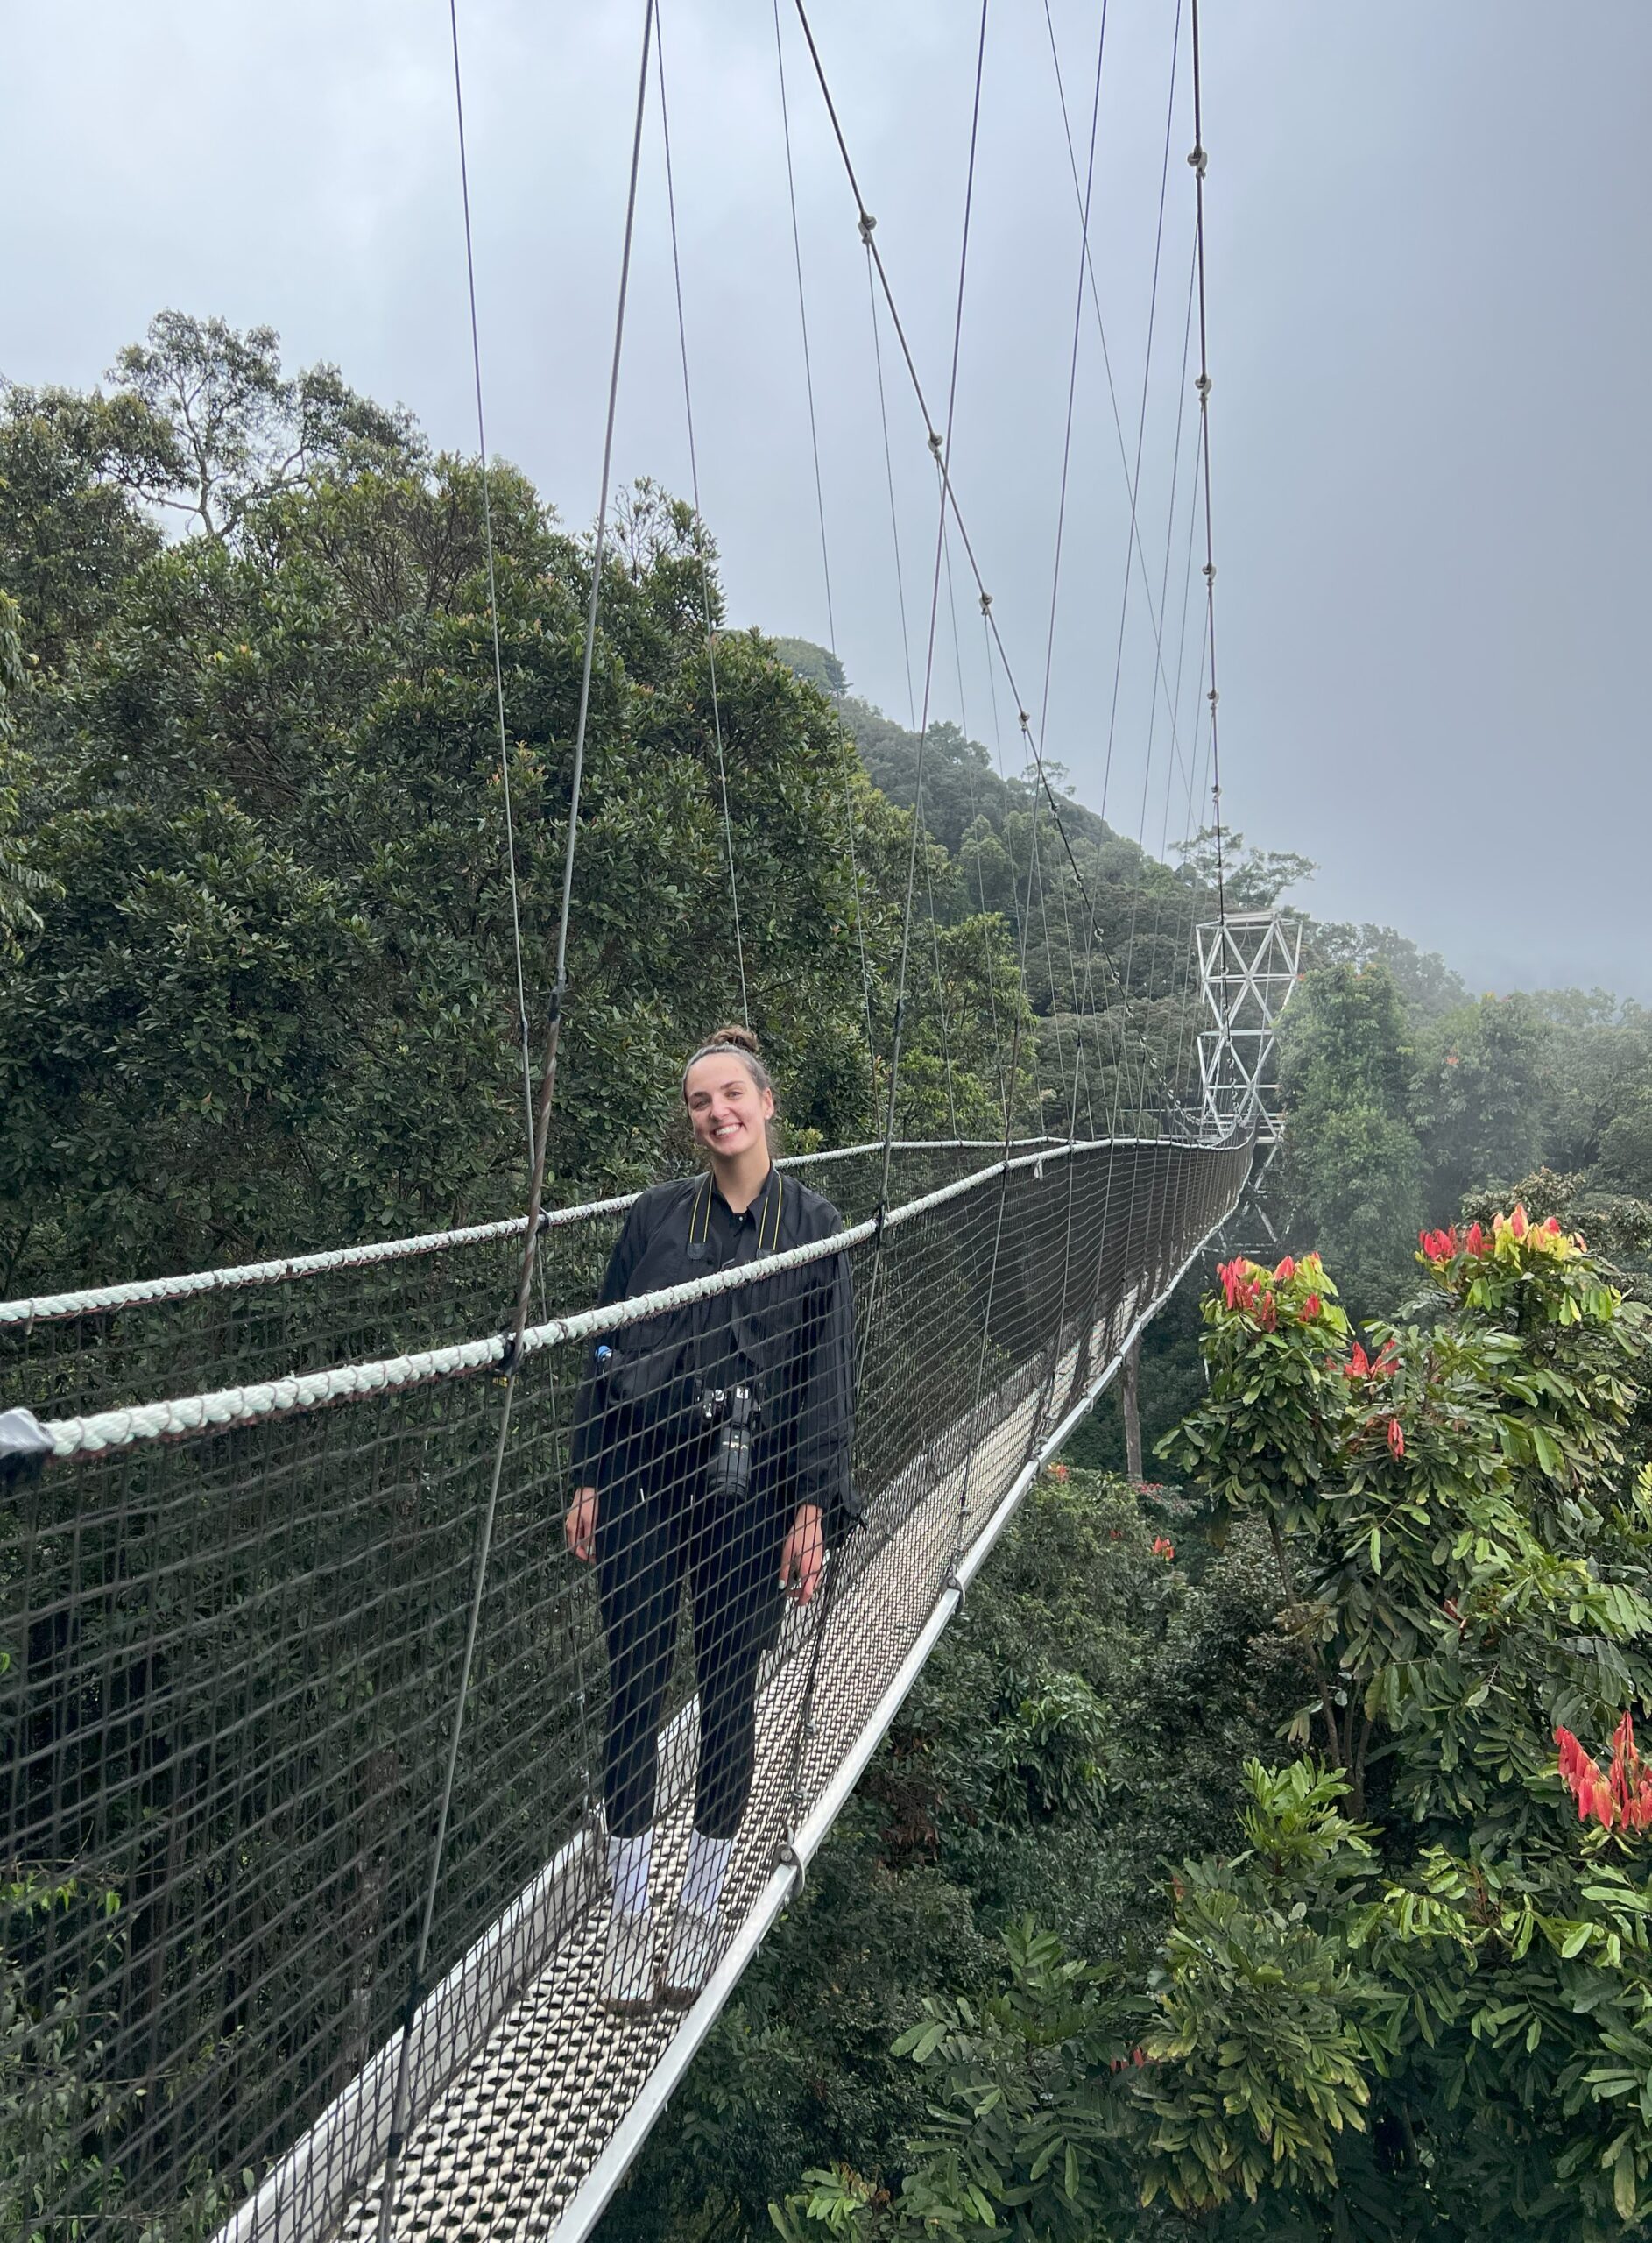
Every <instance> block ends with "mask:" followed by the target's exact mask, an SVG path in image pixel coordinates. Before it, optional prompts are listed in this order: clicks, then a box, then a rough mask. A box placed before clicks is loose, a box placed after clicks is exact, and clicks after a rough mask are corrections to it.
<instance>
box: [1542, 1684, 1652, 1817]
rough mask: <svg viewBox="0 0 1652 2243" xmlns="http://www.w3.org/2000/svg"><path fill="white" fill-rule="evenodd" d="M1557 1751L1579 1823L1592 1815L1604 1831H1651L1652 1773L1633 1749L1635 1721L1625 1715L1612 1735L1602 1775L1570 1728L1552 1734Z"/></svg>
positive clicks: (1563, 1777) (1561, 1771) (1562, 1779)
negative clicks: (1609, 1758)
mask: <svg viewBox="0 0 1652 2243" xmlns="http://www.w3.org/2000/svg"><path fill="white" fill-rule="evenodd" d="M1555 1743H1556V1744H1557V1745H1558V1746H1559V1748H1560V1777H1561V1781H1562V1782H1563V1783H1564V1785H1565V1787H1566V1788H1567V1790H1568V1791H1570V1792H1571V1794H1572V1796H1573V1798H1574V1799H1575V1800H1576V1801H1577V1802H1578V1821H1579V1822H1588V1821H1589V1820H1590V1818H1591V1816H1592V1817H1593V1819H1594V1820H1595V1821H1596V1822H1599V1824H1600V1826H1601V1828H1602V1829H1606V1830H1611V1829H1621V1830H1645V1829H1649V1828H1652V1773H1648V1771H1647V1769H1646V1767H1645V1765H1644V1764H1643V1763H1642V1761H1641V1755H1640V1753H1639V1751H1637V1750H1636V1747H1635V1742H1634V1718H1633V1716H1631V1715H1629V1714H1627V1713H1626V1714H1625V1715H1624V1716H1623V1718H1622V1719H1621V1720H1620V1722H1619V1723H1618V1725H1617V1727H1616V1729H1614V1730H1613V1732H1612V1766H1611V1769H1610V1772H1602V1770H1601V1768H1600V1765H1599V1762H1598V1761H1596V1760H1593V1759H1592V1758H1590V1756H1589V1754H1588V1753H1586V1752H1585V1751H1584V1749H1583V1747H1582V1745H1581V1744H1578V1740H1577V1738H1576V1737H1574V1736H1573V1735H1572V1733H1571V1730H1569V1729H1557V1730H1556V1731H1555Z"/></svg>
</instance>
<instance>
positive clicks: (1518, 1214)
mask: <svg viewBox="0 0 1652 2243" xmlns="http://www.w3.org/2000/svg"><path fill="white" fill-rule="evenodd" d="M1508 1228H1510V1230H1512V1231H1513V1232H1514V1235H1515V1237H1516V1238H1524V1237H1525V1235H1526V1234H1527V1232H1528V1230H1529V1229H1530V1228H1531V1225H1530V1224H1529V1223H1528V1221H1527V1220H1526V1210H1525V1209H1524V1207H1522V1206H1521V1204H1520V1202H1519V1200H1518V1199H1517V1200H1516V1201H1515V1202H1514V1213H1513V1214H1512V1215H1511V1216H1510V1217H1509V1219H1508Z"/></svg>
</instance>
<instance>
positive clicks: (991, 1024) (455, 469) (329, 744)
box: [0, 314, 1040, 1292]
mask: <svg viewBox="0 0 1652 2243" xmlns="http://www.w3.org/2000/svg"><path fill="white" fill-rule="evenodd" d="M111 382H112V386H111V387H110V388H109V391H108V392H107V393H97V394H92V395H82V394H78V393H69V392H66V391H58V390H42V391H31V390H26V389H23V388H18V387H13V388H11V389H10V390H9V391H8V392H6V393H5V395H4V402H3V404H0V586H4V589H5V591H6V592H7V594H8V596H9V601H10V603H11V604H10V605H8V608H7V610H6V612H5V615H4V625H5V629H4V640H0V647H3V648H4V687H5V697H4V704H3V705H4V710H5V733H4V759H5V761H4V775H3V777H0V875H3V880H0V925H3V928H4V954H3V955H0V1100H4V1107H5V1113H6V1128H5V1130H4V1139H3V1141H0V1289H4V1291H11V1292H15V1291H20V1290H27V1289H32V1288H36V1287H50V1286H53V1285H60V1284H68V1283H73V1282H83V1281H86V1280H88V1279H93V1278H100V1277H125V1276H130V1275H132V1274H133V1273H135V1272H145V1273H148V1272H152V1271H158V1270H172V1269H179V1268H187V1267H190V1266H194V1265H196V1264H199V1263H203V1262H208V1261H213V1260H222V1259H225V1258H238V1257H244V1256H249V1255H258V1254H260V1253H265V1252H270V1251H277V1250H286V1249H297V1248H303V1247H308V1246H316V1245H321V1244H324V1243H334V1242H341V1241H345V1240H349V1239H355V1238H360V1237H363V1236H371V1235H383V1234H385V1233H386V1232H391V1231H393V1230H394V1229H396V1228H425V1227H427V1226H428V1225H430V1224H431V1223H445V1222H450V1221H455V1220H459V1219H475V1218H482V1217H486V1216H489V1215H493V1214H498V1213H504V1212H505V1211H507V1210H511V1209H513V1208H514V1207H516V1206H519V1204H520V1201H521V1197H522V1192H523V1189H524V1174H525V1166H526V1163H525V1157H524V1153H523V1150H522V1148H523V1136H524V1128H525V1124H524V1121H523V1107H522V1070H521V1061H520V1056H519V1029H518V1019H517V1015H518V1006H517V980H516V968H515V964H514V959H513V953H512V924H511V922H512V905H511V897H510V889H509V882H508V878H507V862H508V858H507V849H506V841H505V817H504V791H505V790H504V788H503V786H502V783H501V769H500V754H499V743H498V736H497V730H496V700H495V684H494V677H493V665H492V650H491V640H490V631H489V623H488V614H487V592H486V578H485V568H484V545H483V523H482V504H481V497H482V494H481V491H480V487H479V483H478V479H477V474H476V471H475V470H474V469H473V468H471V467H470V466H469V465H467V464H466V463H463V462H462V461H460V460H457V459H455V458H453V457H450V456H445V455H441V454H436V453H433V452H432V451H431V450H430V449H428V447H427V445H426V443H425V442H424V440H423V438H422V437H421V435H420V433H419V432H418V431H417V430H416V429H415V428H413V427H412V425H411V424H410V423H409V422H408V421H407V420H406V417H405V416H403V415H399V414H390V413H386V412H384V411H382V410H380V409H379V408H378V407H374V406H372V405H371V404H369V403H367V402H366V401H364V400H361V399H359V398H357V397H356V396H355V395H354V394H353V393H351V392H350V391H349V390H348V389H347V388H346V387H345V386H344V385H343V383H342V380H341V379H340V378H339V377H338V375H337V374H336V373H335V371H333V370H331V369H329V368H325V367H321V368H312V369H309V370H307V371H305V372H304V373H301V374H300V375H299V376H297V377H296V378H293V379H289V378H286V377H285V376H284V375H283V374H282V372H281V370H280V366H279V357H278V353H277V349H276V343H275V338H274V336H272V335H270V334H269V333H267V332H262V331H260V332H255V333H253V334H251V335H247V336H240V335H237V334H235V333H233V332H232V331H230V330H229V329H225V328H223V327H222V326H221V325H219V324H217V323H208V324H205V325H202V324H200V323H198V322H194V321H190V320H187V319H185V318H183V317H181V316H180V315H170V314H169V315H164V316H163V317H162V318H160V319H159V320H157V321H156V322H155V323H154V325H153V327H152V330H151V334H150V336H149V339H148V341H147V342H146V343H145V344H143V345H141V346H135V347H134V348H132V349H131V350H128V351H126V352H124V354H123V355H122V357H121V359H120V361H119V362H118V364H117V365H116V368H115V369H114V370H113V373H112V376H111ZM491 500H492V521H493V529H494V535H495V539H496V541H497V545H498V577H499V607H500V622H501V632H500V637H501V650H500V651H501V662H502V669H503V683H504V701H505V711H506V714H507V721H508V732H509V738H508V757H509V763H508V776H509V784H510V794H511V798H512V808H513V812H514V820H515V831H516V849H517V862H518V867H519V878H520V889H521V905H520V912H521V925H522V936H523V945H524V982H525V987H526V996H527V1001H528V1004H529V1007H530V1008H531V1011H532V1013H533V1036H534V1038H535V1042H536V1043H537V1037H538V1028H537V1023H538V1021H539V1020H540V1017H541V1016H542V1010H543V1008H544V1006H545V1004H546V1002H547V998H548V994H549V985H550V981H551V978H552V959H551V939H552V937H553V934H554V918H555V900H556V896H557V895H558V892H559V888H560V874H561V852H562V847H563V842H564V837H565V822H566V817H567V802H568V777H569V768H570V765H569V757H570V746H571V737H572V732H573V728H574V719H575V708H576V704H577V696H578V687H579V659H580V636H581V630H582V618H583V612H584V607H585V604H586V599H587V595H588V591H589V565H590V563H589V543H588V541H586V540H585V539H583V538H582V537H580V536H577V535H575V534H570V533H569V532H568V531H567V530H565V529H563V528H562V527H561V526H560V525H559V524H558V522H557V521H556V520H555V518H554V514H553V513H551V511H550V510H549V509H547V507H546V506H544V505H543V504H542V503H541V501H540V499H539V498H538V497H537V496H536V494H535V493H534V492H533V491H532V490H531V488H530V487H529V486H528V485H527V484H526V482H525V481H524V479H523V478H521V477H520V476H519V475H517V474H515V473H513V472H512V471H511V470H509V469H508V468H496V469H495V471H494V472H493V477H492V492H491ZM163 525H165V526H166V534H163V527H162V526H163ZM702 537H703V532H702V531H701V530H700V529H699V528H698V527H697V526H696V524H695V521H694V520H693V518H692V516H691V514H690V513H689V512H688V509H686V508H685V507H683V506H681V505H679V504H677V503H675V502H674V501H672V500H670V499H667V497H666V496H665V495H664V494H663V493H661V492H658V491H656V490H654V489H653V487H652V486H648V485H640V486H639V487H638V488H637V489H636V490H635V491H633V492H631V493H630V494H629V495H628V497H627V498H626V499H625V501H624V503H623V504H622V506H621V509H620V513H619V520H618V529H617V534H616V536H615V537H614V539H613V541H612V543H611V546H610V548H609V555H608V559H607V561H606V563H605V580H604V597H603V604H602V635H601V639H600V641H599V644H598V648H597V663H596V670H595V679H594V694H595V698H594V707H593V718H592V733H591V736H592V753H591V756H590V760H589V765H588V768H587V773H586V791H585V797H584V803H583V806H582V838H581V857H580V867H579V882H578V909H577V910H576V913H575V929H574V946H573V952H572V955H571V959H570V967H569V998H568V1010H567V1030H566V1039H565V1051H566V1058H565V1069H564V1082H565V1084H566V1086H567V1091H568V1095H567V1096H566V1097H565V1098H564V1100H562V1101H561V1103H560V1105H559V1109H558V1113H557V1115H556V1118H555V1122H554V1138H553V1143H552V1149H551V1159H552V1165H553V1174H554V1182H555V1188H556V1190H557V1192H558V1193H559V1195H560V1196H562V1197H565V1198H566V1197H575V1196H578V1194H579V1193H580V1192H584V1191H588V1190H598V1191H599V1190H605V1189H612V1188H613V1187H614V1186H615V1185H625V1184H636V1183H639V1182H640V1181H643V1180H645V1179H646V1178H647V1176H649V1175H650V1174H651V1173H653V1172H654V1171H656V1170H657V1168H658V1166H659V1164H660V1160H661V1157H662V1155H663V1154H664V1153H665V1152H666V1151H667V1150H668V1149H667V1142H666V1141H667V1137H668V1134H669V1129H670V1127H671V1123H672V1119H673V1115H674V1094H675V1068H676V1066H677V1065H679V1064H680V1061H681V1053H682V1051H683V1050H684V1049H685V1047H687V1046H690V1045H692V1044H693V1042H694V1041H695V1038H696V1037H699V1036H700V1035H701V1034H702V1032H703V1031H704V1030H706V1029H707V1028H708V1027H709V1026H710V1025H712V1024H713V1023H715V1022H717V1021H718V1020H720V1019H723V1018H724V1017H727V1016H729V1015H731V1014H732V1013H735V1012H737V1011H738V1005H739V988H740V983H739V972H738V959H737V954H736V947H735V941H734V935H733V914H732V908H731V897H730V892H729V879H728V871H727V845H726V843H725V838H724V831H723V825H722V805H721V796H720V790H719V787H718V782H717V752H716V740H715V736H714V731H713V720H712V705H711V694H710V657H709V653H708V645H707V633H706V629H705V622H704V617H703V614H702V606H701V602H702V582H704V581H705V578H703V577H702V560H706V561H709V562H714V561H715V555H710V553H709V552H702V544H701V540H702ZM709 580H710V586H711V594H712V598H713V602H714V615H713V620H714V622H716V621H717V620H718V618H717V615H716V613H715V602H716V598H717V593H716V577H715V569H714V568H712V569H711V570H710V577H709ZM716 665H717V703H718V709H719V712H720V716H721V721H722V729H723V738H724V753H725V759H726V766H727V774H728V784H729V807H730V815H731V824H732V829H733V843H734V854H735V857H736V860H737V862H738V867H739V879H740V909H741V915H742V919H743V923H744V928H745V949H746V958H745V965H746V973H747V980H748V983H749V987H750V992H751V1002H752V1015H753V1018H754V1020H755V1021H756V1022H757V1023H758V1024H759V1028H760V1030H761V1032H762V1033H763V1036H764V1037H765V1041H766V1048H767V1049H768V1051H770V1053H771V1056H772V1058H773V1062H774V1065H775V1070H776V1072H777V1075H778V1077H779V1078H780V1080H781V1081H782V1083H783V1084H784V1086H785V1089H786V1094H787V1114H788V1117H789V1120H790V1122H791V1124H792V1127H793V1129H794V1136H796V1137H799V1138H801V1142H803V1143H808V1142H809V1141H810V1137H809V1133H811V1132H812V1133H816V1134H817V1135H818V1136H820V1137H822V1138H824V1139H826V1140H830V1141H838V1140H842V1139H845V1138H853V1137H854V1136H857V1135H865V1131H866V1129H867V1128H868V1126H869V1124H870V1121H871V1117H872V1111H873V1105H874V1101H873V1098H872V1080H871V1072H870V1062H869V1057H868V1025H869V1022H868V1014H869V1012H870V1027H871V1030H872V1035H873V1037H876V1038H877V1039H878V1041H879V1044H880V1045H881V1044H886V1041H887V1034H888V1024H889V1022H888V1015H889V1010H890V1006H891V1003H892V1001H893V1000H892V991H891V982H892V980H893V959H894V955H895V952H896V948H897V945H898V942H899V931H900V909H901V902H902V898H903V895H904V874H905V870H906V856H907V831H908V823H907V818H906V817H904V816H903V815H902V814H901V813H900V811H899V810H896V809H894V808H893V807H892V806H891V805H890V804H889V803H887V802H886V800H885V798H884V797H883V796H881V795H879V793H878V792H877V790H876V789H874V788H873V787H872V785H871V784H870V783H869V782H867V780H866V778H865V774H864V772H863V771H862V770H861V769H860V768H859V767H858V764H857V762H856V761H855V758H854V756H853V753H852V749H851V747H850V746H848V744H847V742H846V740H845V738H844V733H843V732H842V730H841V727H840V726H839V725H838V723H837V720H836V718H835V717H834V715H833V713H832V711H831V709H830V705H829V704H828V701H827V700H826V698H825V697H823V696H822V694H821V693H820V692H818V691H817V690H813V689H811V688H810V687H808V686H807V685H805V684H803V683H801V682H800V681H799V680H798V679H797V677H796V676H794V673H793V671H792V670H791V669H789V668H788V667H787V665H786V664H785V663H783V662H780V661H778V660H776V659H775V658H774V656H773V652H772V649H771V648H770V647H769V645H768V643H767V642H766V641H765V640H762V639H761V638H760V637H759V636H758V635H756V634H755V633H732V632H724V631H719V632H718V634H717V641H716ZM846 819H847V820H849V821H851V824H852V837H851V834H850V833H848V832H846V829H845V820H846ZM851 838H852V847H851V846H849V844H850V841H851ZM925 886H926V891H928V889H930V888H933V890H934V892H935V896H936V899H937V904H936V916H937V920H938V924H937V927H936V930H935V935H934V938H933V941H932V943H930V944H928V945H925V946H924V948H923V949H921V952H920V958H919V966H918V969H917V971H916V973H915V974H914V987H913V990H912V995H911V999H910V1001H909V1004H908V1008H907V1026H906V1049H907V1061H906V1065H905V1066H904V1068H903V1073H902V1086H901V1087H902V1100H901V1108H900V1125H901V1127H902V1129H905V1130H907V1131H909V1132H911V1133H913V1134H916V1135H933V1134H940V1133H942V1132H944V1131H945V1130H947V1129H950V1128H951V1127H952V1125H953V1124H954V1123H955V1122H956V1124H957V1127H958V1128H959V1129H968V1130H973V1131H979V1130H982V1129H986V1130H989V1131H990V1130H996V1129H999V1128H1001V1127H1002V1121H1003V1107H1002V1102H1001V1084H1000V1081H999V1074H998V1064H999V1062H998V1055H999V1051H1000V1049H1003V1050H1007V1049H1008V1048H1009V1044H1010V1043H1011V1042H1012V1041H1013V1038H1012V1037H1010V1034H1009V1030H1010V1029H1011V1028H1012V1027H1013V1022H1014V1019H1015V1016H1016V1013H1017V1009H1018V1007H1019V1005H1020V997H1019V994H1018V980H1017V975H1016V972H1015V966H1014V958H1013V946H1012V944H1011V940H1010V938H1009V935H1008V933H1007V930H1006V928H1005V926H1004V925H1003V923H1002V922H1001V921H1000V920H999V919H998V918H997V917H995V916H992V915H991V914H990V913H989V914H987V915H985V916H982V915H979V914H977V913H973V912H971V909H969V908H968V905H967V904H966V903H965V902H964V900H963V896H962V890H961V888H960V887H959V876H958V870H957V867H956V865H955V864H954V862H953V860H951V858H950V856H949V855H948V854H946V853H944V852H943V851H942V850H940V849H939V848H936V849H935V850H934V851H932V852H931V853H930V861H928V863H927V864H926V867H925ZM926 951H927V953H928V954H927V956H926V955H925V952H926ZM937 973H938V976H939V979H938V981H937ZM1033 1063H1034V1047H1033V1042H1032V1039H1031V1038H1030V1037H1029V1038H1028V1039H1027V1049H1026V1065H1024V1067H1023V1068H1022V1071H1021V1072H1022V1079H1021V1080H1020V1082H1019V1083H1018V1084H1017V1086H1015V1093H1014V1098H1013V1104H1014V1107H1015V1119H1016V1121H1017V1125H1018V1126H1020V1127H1025V1126H1027V1123H1028V1122H1029V1121H1032V1120H1033V1119H1034V1118H1035V1117H1036V1115H1037V1114H1038V1112H1039V1111H1040V1107H1039V1101H1038V1098H1037V1093H1036V1089H1035V1086H1034V1064H1033Z"/></svg>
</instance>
